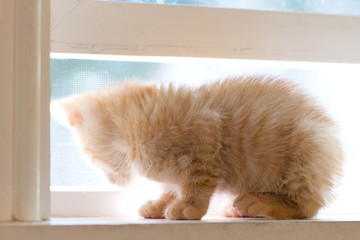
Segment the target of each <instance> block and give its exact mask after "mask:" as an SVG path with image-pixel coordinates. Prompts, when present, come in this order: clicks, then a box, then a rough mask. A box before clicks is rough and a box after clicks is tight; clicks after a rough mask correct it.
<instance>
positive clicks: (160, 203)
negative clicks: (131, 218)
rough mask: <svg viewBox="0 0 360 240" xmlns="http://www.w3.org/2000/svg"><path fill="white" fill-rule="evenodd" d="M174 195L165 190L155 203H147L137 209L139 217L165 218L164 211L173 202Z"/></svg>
mask: <svg viewBox="0 0 360 240" xmlns="http://www.w3.org/2000/svg"><path fill="white" fill-rule="evenodd" d="M175 198H176V193H175V192H174V191H172V190H171V189H166V190H165V191H164V192H163V193H162V194H161V196H160V198H159V199H158V200H156V201H148V202H146V203H145V204H143V205H142V206H141V207H140V208H139V215H140V216H142V217H144V218H157V219H159V218H165V215H164V214H165V209H166V208H167V207H168V206H169V205H170V204H171V203H172V202H173V201H174V199H175Z"/></svg>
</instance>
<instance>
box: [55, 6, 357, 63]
mask: <svg viewBox="0 0 360 240" xmlns="http://www.w3.org/2000/svg"><path fill="white" fill-rule="evenodd" d="M52 3H53V7H52V13H53V16H54V17H53V18H52V27H51V29H52V32H51V51H52V52H58V53H86V54H115V55H131V56H175V57H206V58H236V59H258V60H283V61H314V62H338V63H340V62H341V63H360V54H359V52H360V45H359V44H358V43H359V42H360V17H348V16H331V15H320V14H306V13H280V12H265V11H252V10H238V9H218V8H205V7H193V6H173V5H159V4H136V3H124V2H104V1H81V2H74V1H73V0H66V1H64V0H52ZM65 4H66V5H67V6H69V5H72V7H71V8H69V7H67V8H66V7H59V6H62V5H65ZM60 16H61V17H60Z"/></svg>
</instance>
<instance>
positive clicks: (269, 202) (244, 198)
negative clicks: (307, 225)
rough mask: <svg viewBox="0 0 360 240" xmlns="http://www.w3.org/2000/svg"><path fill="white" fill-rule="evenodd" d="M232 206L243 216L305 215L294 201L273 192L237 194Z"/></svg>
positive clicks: (294, 217) (297, 216) (285, 217)
mask: <svg viewBox="0 0 360 240" xmlns="http://www.w3.org/2000/svg"><path fill="white" fill-rule="evenodd" d="M234 207H235V208H236V209H237V211H238V212H239V215H240V216H243V217H271V218H276V219H299V218H306V217H311V216H306V215H305V214H304V212H303V210H302V209H301V207H300V206H299V204H297V203H296V202H295V201H292V200H290V199H289V198H286V197H282V196H279V195H277V194H275V193H248V194H244V195H241V196H238V197H237V198H236V199H235V201H234Z"/></svg>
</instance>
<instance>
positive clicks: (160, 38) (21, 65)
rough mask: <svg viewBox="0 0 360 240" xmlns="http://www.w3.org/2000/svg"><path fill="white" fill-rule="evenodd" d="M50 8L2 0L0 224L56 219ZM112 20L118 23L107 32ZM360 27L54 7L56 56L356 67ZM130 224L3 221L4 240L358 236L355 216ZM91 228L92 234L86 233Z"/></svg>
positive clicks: (274, 17) (359, 22) (97, 6)
mask: <svg viewBox="0 0 360 240" xmlns="http://www.w3.org/2000/svg"><path fill="white" fill-rule="evenodd" d="M49 5H50V1H49V0H26V1H22V0H15V1H13V0H0V20H1V22H0V30H1V33H5V35H2V36H1V40H4V41H3V42H2V43H1V44H0V49H1V53H4V54H0V63H1V64H0V76H1V77H0V86H1V88H0V109H1V113H2V117H1V119H0V127H1V128H0V129H1V131H2V132H1V134H2V136H0V140H1V142H0V143H1V144H0V163H1V166H2V167H1V169H0V193H1V194H0V220H12V219H17V220H22V221H26V220H27V221H38V220H41V219H47V218H49V216H50V215H49V206H50V199H49V112H48V107H47V106H48V104H49V93H50V90H49V85H50V81H49V57H48V56H49V48H50V46H49V45H50V43H49V35H50V32H49V26H48V24H49V21H48V20H49V19H50V16H49V15H50V9H49V8H50V6H49ZM3 20H4V21H3ZM109 24H115V25H116V26H115V27H112V28H106V27H104V26H108V25H109ZM89 26H90V27H89ZM355 29H360V18H359V17H348V16H330V15H321V14H306V13H280V12H267V11H253V10H238V9H219V8H207V7H190V6H169V5H154V4H136V3H123V2H102V1H90V0H83V1H79V0H52V1H51V52H54V53H78V54H105V55H122V56H149V57H151V56H160V57H195V58H219V59H254V60H279V61H305V62H331V63H353V64H359V63H360V54H358V53H359V52H360V45H359V44H358V43H359V42H360V31H355ZM23 39H26V40H27V41H24V40H23ZM264 39H266V40H264ZM23 84H24V85H23ZM23 86H26V90H25V89H24V88H23ZM3 113H4V115H3ZM3 116H4V117H3ZM24 119H26V121H24ZM3 133H4V135H3ZM24 146H25V147H24ZM56 194H59V192H57V193H56ZM79 194H83V193H80V192H79ZM99 194H101V192H99ZM54 196H55V195H54V194H53V196H52V197H54ZM93 206H95V204H94V205H93ZM126 223H132V224H130V225H129V224H125V223H124V222H121V221H120V222H119V221H115V222H114V221H110V222H104V221H103V220H93V221H92V222H86V221H84V220H81V221H80V222H74V220H73V221H72V222H71V221H65V222H61V221H60V222H59V221H52V222H50V223H47V224H46V223H41V224H32V225H24V224H0V236H9V238H13V239H20V237H21V233H24V231H25V232H26V233H28V234H29V235H28V236H29V237H30V238H31V237H33V238H34V239H35V238H37V239H46V238H50V237H52V238H54V239H55V238H56V236H58V235H57V234H59V233H60V232H61V233H62V235H61V238H62V239H63V238H64V237H65V236H66V239H71V238H68V237H70V236H72V237H74V238H75V237H78V236H81V237H83V238H85V237H87V236H92V237H96V236H98V235H99V234H101V235H102V236H108V237H109V238H115V237H116V236H118V234H122V236H124V239H125V238H130V237H133V238H134V237H139V236H146V238H149V237H157V238H160V239H164V238H165V237H167V238H169V237H172V238H174V239H180V238H181V237H182V236H184V234H185V233H186V234H185V235H186V236H188V237H189V239H193V238H196V237H199V236H202V237H204V236H209V239H218V238H224V237H227V238H228V239H235V238H238V237H239V236H243V237H246V238H248V239H252V238H255V237H259V236H262V235H263V234H267V236H269V239H275V237H277V239H287V237H288V236H286V235H284V234H282V233H283V232H284V231H291V232H293V234H292V237H293V239H301V238H302V237H304V236H307V234H310V235H311V236H313V237H316V238H317V239H325V238H326V239H343V238H344V237H346V238H353V239H355V237H356V236H359V235H360V222H359V221H357V220H356V221H325V220H320V221H305V222H304V221H266V220H259V221H257V222H255V223H252V222H248V221H246V220H242V219H236V220H230V223H229V222H226V220H221V221H220V223H217V224H207V222H202V223H199V222H196V223H195V222H186V224H183V223H178V222H177V223H174V222H171V226H172V227H168V223H169V224H170V222H167V221H165V222H164V221H150V222H149V221H140V220H137V221H135V222H131V221H130V222H129V221H127V222H126ZM134 223H149V224H140V225H138V224H135V225H133V224H134ZM160 223H166V224H160ZM237 223H238V224H237ZM98 224H100V226H97V227H95V225H98ZM259 224H260V225H261V229H260V228H259ZM74 225H76V226H74ZM79 225H80V226H79ZM84 225H91V226H93V228H92V230H89V228H86V226H84ZM119 225H122V226H121V227H119ZM29 226H30V227H29ZM299 226H300V227H299ZM14 228H16V229H21V230H22V231H14ZM35 229H37V230H44V231H34V230H35ZM84 229H86V231H84ZM171 229H172V230H171ZM199 229H200V230H199ZM103 234H105V235H103ZM141 234H143V235H141ZM281 234H282V235H281ZM344 234H345V235H344Z"/></svg>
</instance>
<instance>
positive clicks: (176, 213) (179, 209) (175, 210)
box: [165, 201, 206, 220]
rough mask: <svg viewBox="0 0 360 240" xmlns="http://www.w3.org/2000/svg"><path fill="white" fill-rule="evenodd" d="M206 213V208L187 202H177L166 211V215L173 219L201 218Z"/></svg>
mask: <svg viewBox="0 0 360 240" xmlns="http://www.w3.org/2000/svg"><path fill="white" fill-rule="evenodd" d="M205 213H206V210H205V211H203V210H200V209H199V208H197V207H195V206H193V205H190V204H186V203H184V202H180V201H179V202H175V203H173V204H171V205H170V206H169V208H168V209H167V210H166V211H165V217H166V218H168V219H172V220H200V219H201V218H202V217H203V216H204V215H205Z"/></svg>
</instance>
